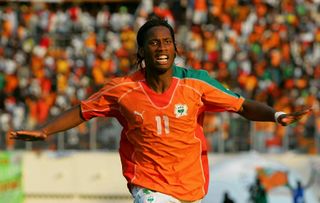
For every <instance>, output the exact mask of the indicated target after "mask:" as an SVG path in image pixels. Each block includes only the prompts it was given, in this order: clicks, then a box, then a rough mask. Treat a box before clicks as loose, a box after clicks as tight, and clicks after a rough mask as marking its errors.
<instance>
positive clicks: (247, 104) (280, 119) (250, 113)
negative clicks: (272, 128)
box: [238, 100, 312, 126]
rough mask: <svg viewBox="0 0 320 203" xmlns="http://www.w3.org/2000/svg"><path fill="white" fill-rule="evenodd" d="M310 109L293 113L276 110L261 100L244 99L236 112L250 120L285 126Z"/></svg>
mask: <svg viewBox="0 0 320 203" xmlns="http://www.w3.org/2000/svg"><path fill="white" fill-rule="evenodd" d="M311 110H312V108H311V107H305V108H304V109H303V110H301V111H297V112H293V113H284V112H276V111H275V110H274V109H273V108H272V107H270V106H268V105H266V104H264V103H262V102H258V101H253V100H245V101H244V102H243V104H242V107H241V108H240V110H239V111H238V113H239V114H240V115H241V116H243V117H244V118H246V119H248V120H251V121H269V122H277V123H280V124H281V125H283V126H287V125H289V124H291V123H294V122H296V121H298V120H300V119H301V118H302V117H303V116H304V115H306V114H308V113H309V112H310V111H311Z"/></svg>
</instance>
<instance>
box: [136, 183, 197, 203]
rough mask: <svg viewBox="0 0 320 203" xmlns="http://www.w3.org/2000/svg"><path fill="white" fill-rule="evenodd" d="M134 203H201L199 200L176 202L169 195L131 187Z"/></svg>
mask: <svg viewBox="0 0 320 203" xmlns="http://www.w3.org/2000/svg"><path fill="white" fill-rule="evenodd" d="M132 196H133V198H134V203H201V200H197V201H193V202H188V201H181V200H178V199H176V198H174V197H172V196H170V195H166V194H163V193H161V192H156V191H152V190H149V189H146V188H142V187H139V186H133V187H132Z"/></svg>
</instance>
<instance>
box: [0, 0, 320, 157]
mask: <svg viewBox="0 0 320 203" xmlns="http://www.w3.org/2000/svg"><path fill="white" fill-rule="evenodd" d="M154 14H156V15H158V16H162V17H164V18H166V19H167V20H168V22H169V23H170V24H171V25H172V26H173V27H174V28H175V31H176V37H177V39H176V40H177V43H178V44H177V46H178V52H179V54H178V57H177V60H176V64H177V65H180V66H185V67H188V68H195V69H205V70H207V71H208V72H209V73H210V74H211V75H212V77H214V78H216V79H217V80H218V81H220V82H222V83H223V84H224V85H225V86H226V87H228V88H230V89H232V90H233V91H235V92H237V93H239V94H240V95H243V96H244V97H246V98H251V99H255V100H259V101H262V102H266V103H267V104H269V105H270V106H273V107H274V108H275V109H277V110H281V111H286V112H292V111H294V110H297V109H299V108H301V107H302V106H303V105H308V106H313V112H312V113H311V114H310V115H309V116H308V117H306V118H305V119H304V120H302V122H299V123H297V124H295V125H293V126H290V127H287V128H284V127H281V126H277V125H276V124H273V123H259V122H257V123H249V122H248V121H246V120H244V119H242V118H241V117H239V116H238V115H237V114H225V113H221V114H207V116H206V119H205V121H204V123H205V125H204V130H205V133H206V135H207V138H208V144H209V147H210V149H211V150H212V151H231V152H234V151H239V150H249V149H257V150H259V151H261V152H267V151H276V152H278V151H279V150H283V149H284V148H285V149H288V150H296V151H298V152H302V153H316V152H317V146H318V148H319V147H320V146H319V143H320V110H319V108H320V104H319V102H320V91H319V90H320V1H319V0H313V1H312V0H283V1H274V0H215V1H206V0H195V1H186V0H185V1H183V0H181V1H178V0H175V1H163V0H161V1H151V0H143V1H141V2H140V3H137V4H136V5H133V4H131V3H126V1H123V2H122V3H119V4H116V5H115V6H113V7H112V9H111V7H110V6H109V5H108V4H107V3H1V5H0V30H1V32H0V148H1V149H17V148H18V149H20V148H24V147H25V146H24V144H23V143H19V142H17V141H16V142H13V141H12V140H8V139H7V138H6V137H7V136H6V134H7V132H8V131H9V130H10V129H22V128H25V129H31V128H35V127H37V126H38V125H41V124H42V123H43V122H44V121H45V120H46V119H47V118H50V117H51V116H54V115H57V114H59V112H61V111H63V110H65V109H66V108H68V107H70V106H71V105H74V104H76V103H77V102H79V100H81V99H84V98H87V97H88V96H89V95H90V94H91V93H93V92H94V91H95V90H97V89H99V88H100V87H101V86H102V85H103V84H104V83H105V82H106V81H107V80H108V79H110V78H111V77H115V76H120V75H124V74H128V73H129V72H130V71H131V70H133V69H135V68H136V61H135V57H136V44H135V37H136V34H135V33H136V31H137V30H138V28H139V27H140V26H141V25H142V24H143V23H144V22H145V20H146V19H147V18H148V16H150V15H154ZM119 130H120V129H119V125H117V124H116V122H114V121H113V120H112V119H106V118H104V119H97V120H95V122H94V123H93V122H90V123H87V124H83V125H81V126H79V127H77V128H75V129H72V130H70V131H68V132H67V136H66V137H65V139H66V143H67V144H66V145H67V146H66V148H68V147H69V148H78V149H88V148H89V143H90V142H89V139H90V138H89V136H87V135H88V134H91V135H92V133H94V134H96V136H97V138H96V139H97V148H107V149H116V148H117V142H118V138H117V134H118V131H119ZM240 132H241V134H240ZM252 135H256V136H252ZM49 139H51V138H49ZM55 139H57V138H52V140H50V141H48V142H47V143H41V144H39V147H41V148H49V149H56V148H57V140H55ZM221 141H222V142H223V144H221ZM221 148H222V149H221Z"/></svg>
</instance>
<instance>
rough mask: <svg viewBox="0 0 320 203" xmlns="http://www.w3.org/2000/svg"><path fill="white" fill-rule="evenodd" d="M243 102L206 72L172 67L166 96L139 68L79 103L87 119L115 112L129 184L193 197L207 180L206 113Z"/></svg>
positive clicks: (205, 187)
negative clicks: (204, 128)
mask: <svg viewBox="0 0 320 203" xmlns="http://www.w3.org/2000/svg"><path fill="white" fill-rule="evenodd" d="M243 101H244V98H243V97H240V96H239V95H237V94H235V93H233V92H231V91H229V90H228V89H226V88H224V87H223V86H222V85H221V84H220V83H219V82H217V81H216V80H214V79H212V78H211V77H210V76H209V75H208V73H207V72H206V71H203V70H193V69H186V68H181V67H178V66H173V80H172V83H171V85H170V87H169V88H168V89H167V90H166V91H165V92H164V93H162V94H158V93H156V92H154V91H153V90H152V89H150V88H149V87H148V85H147V84H146V81H145V78H144V73H143V71H141V70H138V71H137V72H135V73H133V74H131V75H129V76H126V77H120V78H114V79H112V80H111V81H110V82H108V83H107V84H106V85H105V86H104V87H103V88H102V89H101V90H99V91H98V92H97V93H95V94H93V95H92V96H91V97H89V98H88V99H87V100H85V101H82V102H81V111H82V116H83V118H84V119H86V120H88V119H90V118H93V117H97V116H107V117H110V116H113V117H116V118H117V119H118V120H119V122H120V124H121V125H122V126H123V130H122V133H121V140H120V149H119V153H120V158H121V162H122V168H123V175H124V177H125V178H126V179H127V181H128V185H131V184H134V185H137V186H141V187H145V188H148V189H151V190H155V191H158V192H162V193H165V194H168V195H172V196H173V197H175V198H178V199H181V200H186V201H194V200H198V199H201V198H203V197H204V195H205V194H206V193H207V190H208V182H209V172H208V161H207V148H206V143H205V137H204V134H203V130H202V120H203V115H204V112H205V111H211V112H221V111H231V112H237V111H238V110H239V109H240V108H241V106H242V103H243Z"/></svg>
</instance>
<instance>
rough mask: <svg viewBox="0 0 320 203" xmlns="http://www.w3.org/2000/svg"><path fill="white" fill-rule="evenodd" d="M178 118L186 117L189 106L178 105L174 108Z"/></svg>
mask: <svg viewBox="0 0 320 203" xmlns="http://www.w3.org/2000/svg"><path fill="white" fill-rule="evenodd" d="M174 114H175V115H176V118H179V117H181V116H186V115H187V114H188V106H187V105H186V104H176V105H175V108H174Z"/></svg>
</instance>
